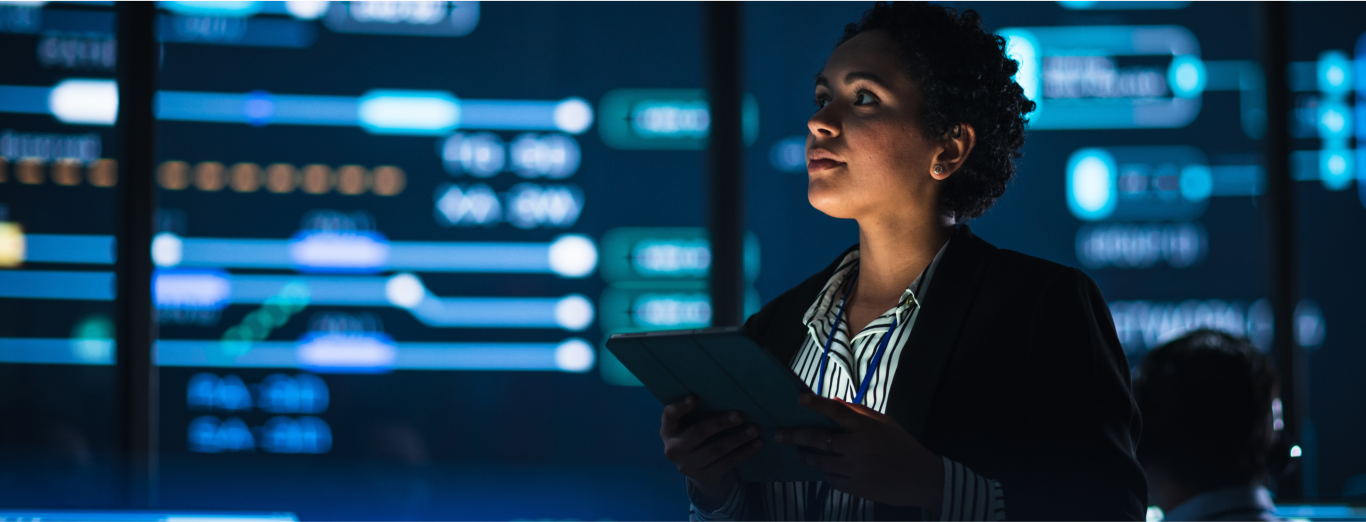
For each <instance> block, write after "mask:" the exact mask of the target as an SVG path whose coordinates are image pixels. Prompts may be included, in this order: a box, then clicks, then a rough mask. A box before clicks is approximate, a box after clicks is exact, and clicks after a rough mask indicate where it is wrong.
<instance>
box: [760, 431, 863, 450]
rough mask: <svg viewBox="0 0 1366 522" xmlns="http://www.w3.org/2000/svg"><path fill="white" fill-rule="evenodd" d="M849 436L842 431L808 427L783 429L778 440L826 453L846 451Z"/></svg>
mask: <svg viewBox="0 0 1366 522" xmlns="http://www.w3.org/2000/svg"><path fill="white" fill-rule="evenodd" d="M846 439H847V437H846V436H845V435H844V434H842V433H835V432H832V431H826V430H820V429H815V428H806V429H799V430H782V431H780V432H778V435H777V437H776V440H777V441H778V442H779V443H782V444H790V445H793V446H802V447H806V448H811V449H814V450H817V451H822V452H826V453H841V454H842V453H844V452H845V443H846Z"/></svg>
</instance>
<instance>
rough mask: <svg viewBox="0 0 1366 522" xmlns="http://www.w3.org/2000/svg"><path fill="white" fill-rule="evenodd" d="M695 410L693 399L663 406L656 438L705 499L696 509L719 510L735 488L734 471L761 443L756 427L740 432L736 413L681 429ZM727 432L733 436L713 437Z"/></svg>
mask: <svg viewBox="0 0 1366 522" xmlns="http://www.w3.org/2000/svg"><path fill="white" fill-rule="evenodd" d="M695 408H697V398H696V397H694V396H692V395H689V396H687V397H684V398H683V399H682V400H679V401H678V402H675V403H673V404H670V405H668V406H665V407H664V415H663V418H662V419H661V421H660V427H659V438H661V439H664V456H665V457H666V458H668V459H669V461H671V462H673V463H674V465H675V466H678V471H679V472H680V473H682V474H683V475H685V476H687V477H688V478H689V479H690V480H692V482H693V484H694V485H695V486H696V487H697V489H698V492H699V493H701V494H702V496H703V497H705V498H704V499H701V500H703V504H705V505H699V506H698V507H701V508H702V509H706V510H711V509H715V507H719V505H720V504H721V503H722V502H724V501H725V499H726V496H727V495H729V494H730V490H731V488H733V487H735V484H736V478H735V467H736V466H738V465H740V463H741V462H744V461H745V459H748V458H750V457H752V456H754V454H755V453H758V452H759V448H762V447H763V445H764V441H763V440H762V439H760V438H759V426H757V425H754V424H750V425H748V426H744V427H743V428H741V425H740V423H741V422H743V421H744V418H743V417H742V416H741V415H740V412H736V411H732V412H726V413H721V414H718V415H713V416H711V417H708V418H706V419H702V420H700V421H697V422H695V423H693V424H692V425H691V426H683V425H682V424H683V423H682V419H683V416H684V415H687V414H688V412H690V411H693V409H695ZM732 428H737V429H732ZM726 430H731V431H732V432H731V433H726V434H724V435H721V436H719V437H718V436H716V435H717V434H719V433H721V432H723V431H726ZM709 508H710V509H709Z"/></svg>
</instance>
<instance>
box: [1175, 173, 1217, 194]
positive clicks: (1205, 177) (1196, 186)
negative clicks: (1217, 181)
mask: <svg viewBox="0 0 1366 522" xmlns="http://www.w3.org/2000/svg"><path fill="white" fill-rule="evenodd" d="M1212 192H1214V176H1213V175H1211V174H1210V170H1209V167H1206V166H1204V165H1187V166H1186V168H1183V169H1181V197H1183V198H1186V199H1187V200H1190V201H1204V200H1205V199H1208V198H1209V196H1210V194H1211V193H1212Z"/></svg>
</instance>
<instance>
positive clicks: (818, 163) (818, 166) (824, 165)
mask: <svg viewBox="0 0 1366 522" xmlns="http://www.w3.org/2000/svg"><path fill="white" fill-rule="evenodd" d="M841 165H844V162H842V161H835V160H832V159H818V160H811V161H808V162H806V170H807V171H808V172H815V171H818V170H825V169H833V168H835V167H838V166H841Z"/></svg>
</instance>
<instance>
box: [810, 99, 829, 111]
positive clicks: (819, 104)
mask: <svg viewBox="0 0 1366 522" xmlns="http://www.w3.org/2000/svg"><path fill="white" fill-rule="evenodd" d="M811 103H812V104H813V105H815V106H816V110H821V109H824V108H825V105H826V104H827V103H830V100H827V99H825V97H824V96H817V97H815V98H812V99H811Z"/></svg>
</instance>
